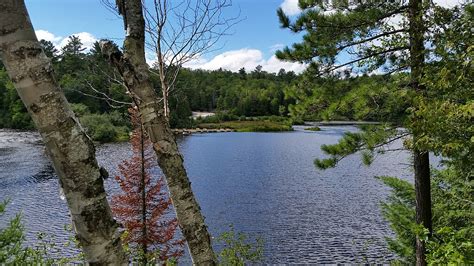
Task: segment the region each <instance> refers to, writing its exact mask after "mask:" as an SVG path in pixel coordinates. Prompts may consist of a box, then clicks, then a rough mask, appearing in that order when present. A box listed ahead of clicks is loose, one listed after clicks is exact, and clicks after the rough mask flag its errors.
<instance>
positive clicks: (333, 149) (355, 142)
mask: <svg viewBox="0 0 474 266" xmlns="http://www.w3.org/2000/svg"><path fill="white" fill-rule="evenodd" d="M361 129H362V130H361V131H360V132H355V133H354V132H347V133H345V134H344V136H343V137H342V138H341V139H340V140H339V142H338V143H336V144H331V145H322V146H321V149H322V150H323V151H324V152H325V153H326V154H328V155H329V158H326V159H315V160H314V164H315V166H316V167H317V168H319V169H328V168H331V167H335V166H336V165H337V163H338V162H339V161H340V160H342V159H344V158H345V157H347V156H349V155H351V154H354V153H356V152H359V151H360V152H361V155H362V162H363V163H364V164H365V165H370V164H371V163H372V161H373V159H374V156H375V154H376V153H384V152H385V148H386V145H388V144H389V143H391V142H393V141H395V140H397V139H399V138H401V137H402V136H404V135H405V134H406V133H404V132H402V131H399V130H398V129H396V128H394V127H390V126H388V125H376V126H372V125H371V126H362V127H361Z"/></svg>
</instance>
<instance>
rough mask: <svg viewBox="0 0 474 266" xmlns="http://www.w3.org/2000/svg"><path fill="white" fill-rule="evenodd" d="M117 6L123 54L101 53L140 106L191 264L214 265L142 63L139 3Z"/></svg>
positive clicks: (109, 47) (105, 46) (109, 48)
mask: <svg viewBox="0 0 474 266" xmlns="http://www.w3.org/2000/svg"><path fill="white" fill-rule="evenodd" d="M118 3H119V4H120V5H119V10H120V12H121V14H122V15H123V17H124V21H125V25H126V28H127V36H126V38H125V42H124V54H123V55H122V53H121V52H120V51H119V50H118V48H117V47H116V46H115V45H114V44H113V43H111V42H109V41H102V42H101V48H102V53H104V55H106V56H108V58H109V60H110V61H111V63H112V64H113V65H114V66H115V67H116V68H117V69H118V71H119V72H120V74H121V75H122V77H123V79H124V82H125V84H126V86H127V88H128V90H129V91H130V92H131V96H132V97H133V98H134V101H135V102H136V103H137V104H138V106H139V111H140V119H141V121H142V123H143V126H144V128H145V131H146V132H147V133H148V136H149V137H150V139H151V141H152V143H153V149H154V150H155V153H156V155H157V159H158V165H159V166H160V167H161V169H162V170H163V173H164V174H165V176H166V180H167V183H168V187H169V191H170V198H171V200H172V202H173V205H174V208H175V210H176V216H177V219H178V223H179V225H180V228H181V230H182V232H183V235H184V238H185V239H186V241H187V243H188V247H189V251H190V253H191V257H192V260H193V263H194V264H197V265H215V264H216V263H217V261H216V257H215V254H214V252H213V249H212V245H211V237H210V234H209V232H208V230H207V227H206V224H205V223H204V217H203V216H202V214H201V209H200V207H199V204H198V203H197V201H196V199H195V197H194V194H193V192H192V190H191V182H189V179H188V176H187V173H186V169H185V168H184V165H183V158H182V156H181V154H180V153H179V151H178V146H177V144H176V141H175V138H174V135H173V133H172V131H171V129H170V127H169V124H168V121H167V119H166V118H165V116H164V114H163V105H162V104H161V103H160V101H159V97H158V95H157V94H156V92H155V90H154V88H153V85H152V83H151V81H150V79H149V67H148V65H147V64H146V61H145V49H144V48H145V21H144V18H143V10H142V2H141V0H125V1H118Z"/></svg>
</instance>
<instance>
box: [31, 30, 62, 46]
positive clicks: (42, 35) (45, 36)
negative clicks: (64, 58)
mask: <svg viewBox="0 0 474 266" xmlns="http://www.w3.org/2000/svg"><path fill="white" fill-rule="evenodd" d="M35 33H36V37H37V38H38V40H46V41H50V42H52V43H53V44H55V45H56V44H57V43H58V42H59V41H61V39H62V38H63V37H61V36H56V35H54V34H52V33H51V32H49V31H47V30H37V31H35Z"/></svg>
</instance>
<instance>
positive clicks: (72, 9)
mask: <svg viewBox="0 0 474 266" xmlns="http://www.w3.org/2000/svg"><path fill="white" fill-rule="evenodd" d="M25 1H26V5H27V7H28V10H29V13H30V17H31V20H32V22H33V26H34V27H35V30H36V34H37V36H38V38H39V39H46V40H48V41H52V42H53V43H54V44H55V45H56V46H57V47H58V48H60V47H61V46H62V45H64V44H65V43H66V42H67V37H68V36H70V35H77V36H79V38H81V40H82V42H83V43H84V45H85V46H86V47H90V46H91V45H92V43H94V42H95V41H96V40H99V39H102V38H107V39H112V40H114V41H116V42H117V43H118V44H119V45H121V44H122V42H123V38H124V35H125V32H124V29H123V22H122V19H121V18H120V17H118V16H117V15H115V14H114V13H112V12H111V11H109V10H108V9H107V8H106V7H104V6H103V5H102V4H101V1H100V0H25ZM110 1H113V0H110ZM145 1H146V2H147V1H148V2H150V0H145ZM171 1H178V0H171ZM461 1H463V0H434V2H435V3H437V4H439V5H441V6H445V7H452V6H454V5H456V4H459V2H461ZM232 3H233V6H232V7H230V8H228V9H227V15H228V17H234V16H235V15H236V14H237V13H240V18H241V19H242V21H241V22H240V23H238V24H237V25H235V26H234V27H233V29H232V30H231V32H232V33H233V34H232V35H230V36H225V37H223V38H222V39H221V40H220V41H219V43H217V44H216V47H219V48H221V49H219V50H217V51H213V52H212V53H209V54H205V55H201V56H200V57H198V58H195V60H193V61H192V62H190V63H188V64H186V65H185V66H186V67H190V68H202V69H208V70H214V69H218V68H224V69H228V70H232V71H238V70H239V69H240V68H241V67H245V68H246V69H247V71H251V70H253V69H255V67H256V66H258V65H262V66H263V69H264V70H266V71H268V72H278V71H279V70H280V69H281V68H284V69H286V70H287V71H290V70H291V71H295V72H297V73H300V72H302V71H303V70H304V69H305V66H304V65H301V64H298V63H290V62H282V61H280V60H278V59H276V57H275V56H274V52H275V50H276V49H281V48H283V47H284V46H286V45H291V44H292V43H295V42H299V41H300V40H301V37H302V35H301V34H300V35H295V34H294V33H291V32H290V31H288V30H285V29H281V28H280V27H279V22H278V18H277V16H276V10H277V8H278V7H282V8H283V10H284V11H285V13H287V14H288V15H297V14H299V13H300V10H299V8H298V4H297V3H298V0H232ZM393 19H394V20H395V21H396V20H397V18H396V17H394V18H393ZM153 58H155V56H154V55H153V54H152V53H149V54H147V59H148V61H149V63H150V64H151V63H152V61H153ZM348 58H349V57H348V55H347V54H343V55H341V56H340V57H339V60H340V61H347V59H348Z"/></svg>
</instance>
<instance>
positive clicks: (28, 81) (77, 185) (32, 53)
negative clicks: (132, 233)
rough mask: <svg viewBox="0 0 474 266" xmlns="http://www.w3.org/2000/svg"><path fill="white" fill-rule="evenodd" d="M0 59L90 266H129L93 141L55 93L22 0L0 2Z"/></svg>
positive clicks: (49, 69)
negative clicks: (47, 161) (39, 142)
mask: <svg viewBox="0 0 474 266" xmlns="http://www.w3.org/2000/svg"><path fill="white" fill-rule="evenodd" d="M0 18H1V19H0V56H1V58H2V61H3V63H4V65H5V67H6V69H7V72H8V74H9V76H10V78H11V80H12V81H13V83H14V84H15V87H16V90H17V91H18V94H19V95H20V97H21V99H22V101H23V103H24V104H25V106H26V107H27V109H28V112H29V114H30V115H31V117H32V119H33V121H34V123H35V125H36V127H37V129H38V130H39V132H40V133H41V136H42V138H43V140H44V143H45V146H46V150H47V153H48V155H49V156H50V158H51V159H52V161H53V166H54V169H55V171H56V173H57V175H58V177H59V182H60V185H61V187H62V189H63V191H64V194H65V197H66V200H67V204H68V206H69V210H70V212H71V218H72V222H73V225H74V228H75V231H76V237H77V239H78V240H79V242H80V245H81V247H82V249H83V251H84V254H85V257H86V259H87V261H88V262H89V263H91V264H117V265H125V264H128V258H127V257H126V254H125V252H124V251H123V249H122V245H121V240H120V233H119V231H118V224H117V223H116V222H115V220H114V219H113V217H112V214H111V211H110V207H109V204H108V203H107V199H106V193H105V190H104V185H103V180H102V178H101V174H100V170H99V166H98V164H97V161H96V159H95V148H94V146H93V144H92V141H91V140H90V139H89V138H88V137H87V135H86V134H85V133H84V131H83V129H82V128H81V126H80V124H79V122H78V120H77V118H76V117H75V116H74V113H73V112H72V111H71V109H70V108H69V104H68V102H67V100H66V98H65V97H64V94H63V92H62V91H61V89H60V88H59V86H58V84H57V82H56V80H55V78H54V76H53V68H52V65H51V62H50V60H49V59H48V58H47V57H46V55H45V54H44V52H43V51H42V49H41V46H40V44H39V43H38V40H37V38H36V35H35V32H34V29H33V26H32V25H31V22H30V19H29V16H28V12H27V10H26V6H25V3H24V1H22V0H3V1H1V2H0Z"/></svg>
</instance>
